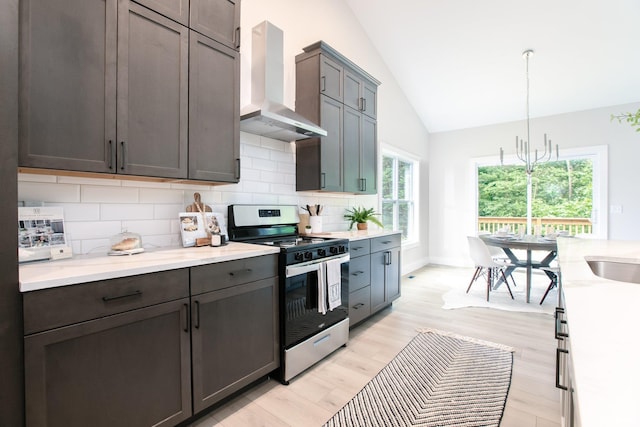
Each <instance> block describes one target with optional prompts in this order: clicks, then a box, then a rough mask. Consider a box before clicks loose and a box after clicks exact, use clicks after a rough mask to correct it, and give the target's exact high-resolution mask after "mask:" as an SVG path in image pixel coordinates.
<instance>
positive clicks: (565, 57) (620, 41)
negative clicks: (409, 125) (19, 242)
mask: <svg viewBox="0 0 640 427" xmlns="http://www.w3.org/2000/svg"><path fill="white" fill-rule="evenodd" d="M345 1H346V2H347V4H348V5H349V6H350V8H351V9H352V10H353V11H354V14H355V15H356V16H357V18H358V19H359V21H360V23H361V25H362V27H363V28H364V30H365V32H366V33H367V34H368V36H369V38H370V39H371V41H372V43H373V44H374V45H375V46H376V48H377V49H378V51H379V53H380V55H381V56H382V58H383V59H384V61H385V62H386V64H387V66H388V67H389V69H390V70H391V72H392V73H393V74H394V76H395V77H396V80H397V81H398V84H399V85H400V87H401V88H402V89H403V90H404V92H405V94H406V96H407V98H408V100H409V102H410V103H411V104H412V105H413V107H414V108H415V110H416V112H417V114H418V115H419V117H420V118H421V120H422V121H423V123H424V124H425V126H426V128H427V129H428V130H429V131H430V132H441V131H447V130H454V129H462V128H468V127H475V126H483V125H490V124H495V123H502V122H508V121H513V120H521V119H523V118H524V117H525V105H526V77H525V76H526V74H525V60H524V59H523V57H522V52H523V51H525V50H527V49H533V50H534V51H535V54H534V56H533V57H532V58H531V59H530V61H529V75H530V115H531V117H540V116H548V115H555V114H561V113H566V112H572V111H580V110H588V109H592V108H598V107H605V106H613V105H619V104H625V103H631V102H638V101H640V1H639V0H607V1H604V0H530V1H523V0H395V1H385V0H345ZM612 112H614V113H615V112H618V111H612Z"/></svg>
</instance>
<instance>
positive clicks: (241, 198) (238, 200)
mask: <svg viewBox="0 0 640 427" xmlns="http://www.w3.org/2000/svg"><path fill="white" fill-rule="evenodd" d="M251 200H252V199H251V194H250V193H224V194H223V195H222V203H225V204H227V205H233V204H250V203H253V202H252V201H251Z"/></svg>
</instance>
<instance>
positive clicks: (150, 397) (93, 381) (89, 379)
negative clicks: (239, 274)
mask: <svg viewBox="0 0 640 427" xmlns="http://www.w3.org/2000/svg"><path fill="white" fill-rule="evenodd" d="M188 301H189V300H188V299H187V298H184V299H181V300H176V301H172V302H168V303H164V304H159V305H155V306H151V307H147V308H143V309H138V310H133V311H129V312H126V313H123V314H118V315H114V316H108V317H104V318H102V319H98V320H93V321H89V322H84V323H77V324H74V325H71V326H67V327H64V328H59V329H53V330H50V331H47V332H42V333H39V334H34V335H29V336H26V337H25V340H24V345H25V396H26V419H27V423H26V424H27V425H28V426H47V427H57V426H60V427H74V426H78V427H86V426H92V427H101V426H104V427H111V426H118V425H125V424H126V425H130V426H151V425H156V426H173V425H175V424H177V423H179V422H180V421H182V420H185V419H187V418H189V416H190V415H191V393H190V390H191V371H190V369H189V367H190V351H189V332H188V331H189V329H188V323H187V322H188V313H187V310H188Z"/></svg>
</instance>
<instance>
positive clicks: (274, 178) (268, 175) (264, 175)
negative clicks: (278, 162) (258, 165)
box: [260, 171, 284, 184]
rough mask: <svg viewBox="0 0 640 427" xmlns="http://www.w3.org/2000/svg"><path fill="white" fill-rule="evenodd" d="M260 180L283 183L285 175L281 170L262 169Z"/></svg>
mask: <svg viewBox="0 0 640 427" xmlns="http://www.w3.org/2000/svg"><path fill="white" fill-rule="evenodd" d="M260 181H262V182H267V183H272V184H283V183H284V175H283V174H281V173H279V172H271V171H260Z"/></svg>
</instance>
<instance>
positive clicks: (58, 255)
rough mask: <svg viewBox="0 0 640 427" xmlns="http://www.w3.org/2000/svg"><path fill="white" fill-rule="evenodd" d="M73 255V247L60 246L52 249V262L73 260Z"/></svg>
mask: <svg viewBox="0 0 640 427" xmlns="http://www.w3.org/2000/svg"><path fill="white" fill-rule="evenodd" d="M72 255H73V253H72V251H71V246H58V247H55V248H51V260H56V259H64V258H71V256H72Z"/></svg>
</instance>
